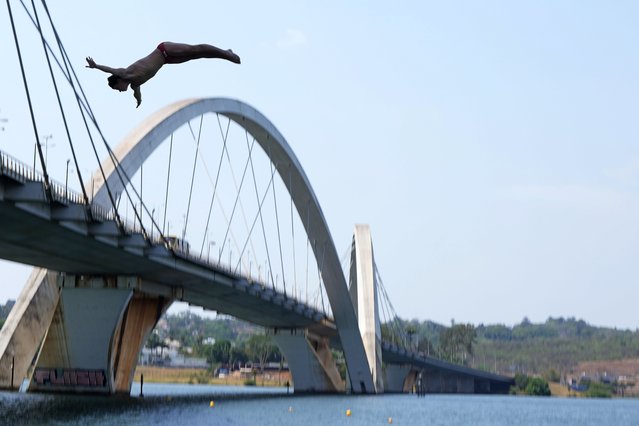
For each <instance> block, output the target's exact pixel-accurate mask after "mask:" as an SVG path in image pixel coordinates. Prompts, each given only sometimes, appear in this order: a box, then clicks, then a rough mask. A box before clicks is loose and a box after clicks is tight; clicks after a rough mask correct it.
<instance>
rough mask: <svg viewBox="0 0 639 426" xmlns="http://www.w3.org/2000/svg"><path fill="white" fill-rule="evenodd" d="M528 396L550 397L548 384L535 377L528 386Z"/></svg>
mask: <svg viewBox="0 0 639 426" xmlns="http://www.w3.org/2000/svg"><path fill="white" fill-rule="evenodd" d="M526 394H527V395H532V396H550V387H549V386H548V382H547V381H545V380H544V379H542V378H541V377H533V378H532V379H530V380H529V381H528V384H527V385H526Z"/></svg>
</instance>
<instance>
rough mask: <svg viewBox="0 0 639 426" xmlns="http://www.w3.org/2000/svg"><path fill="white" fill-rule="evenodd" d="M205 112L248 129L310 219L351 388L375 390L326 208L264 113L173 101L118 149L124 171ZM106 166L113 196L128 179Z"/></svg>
mask: <svg viewBox="0 0 639 426" xmlns="http://www.w3.org/2000/svg"><path fill="white" fill-rule="evenodd" d="M205 113H217V114H220V115H223V116H225V117H228V118H229V119H230V120H232V121H234V122H235V123H237V124H238V125H239V126H241V127H242V128H244V129H245V130H246V131H247V132H248V133H249V134H250V135H251V136H252V137H254V138H255V140H256V141H257V143H258V144H259V145H260V146H261V147H262V149H263V150H264V152H265V153H266V155H267V156H268V157H269V160H270V161H271V163H272V164H273V166H274V167H275V168H276V169H277V172H278V174H279V175H280V178H281V179H282V182H283V183H284V185H285V187H286V189H287V191H288V193H289V195H290V197H291V199H292V201H293V204H294V205H295V208H296V210H297V212H298V214H299V215H300V217H304V218H305V219H306V220H304V221H302V222H303V226H304V228H305V231H306V234H307V236H308V238H309V239H310V240H311V241H313V244H311V246H312V249H313V253H314V256H315V259H316V260H317V264H318V267H319V269H320V273H321V275H322V278H323V281H324V286H325V290H326V294H327V296H328V299H329V303H330V304H331V309H332V312H333V316H334V319H335V323H336V325H337V329H338V333H339V337H340V340H341V345H342V349H343V351H344V357H345V359H346V364H347V368H348V374H349V378H350V380H351V383H352V387H353V391H354V392H358V393H359V392H362V393H368V392H375V391H376V387H375V384H374V381H373V377H372V375H371V369H370V368H369V365H368V360H367V356H366V352H365V349H364V344H363V340H362V337H361V334H360V331H359V327H358V319H357V315H356V313H355V309H354V307H353V305H352V303H351V298H350V296H349V292H348V288H347V284H346V280H345V277H344V274H343V272H342V268H341V264H340V260H339V256H338V254H337V250H336V249H335V245H334V243H333V239H332V237H331V234H330V231H329V229H328V225H327V222H326V220H325V218H324V214H323V213H322V209H321V207H320V205H319V202H318V201H317V197H316V196H315V193H314V191H313V189H312V187H311V185H310V182H309V181H308V178H307V177H306V174H305V173H304V170H303V169H302V167H301V165H300V163H299V161H298V160H297V158H296V156H295V154H294V153H293V151H292V149H291V148H290V146H289V144H288V143H287V141H286V140H285V138H284V136H282V134H281V133H280V132H279V131H278V130H277V129H276V128H275V126H274V125H273V124H272V123H271V122H270V121H269V120H268V119H267V118H266V117H265V116H264V115H262V114H261V113H260V112H259V111H257V110H256V109H255V108H253V107H251V106H250V105H248V104H246V103H243V102H241V101H239V100H235V99H229V98H203V99H202V98H194V99H185V100H182V101H178V102H175V103H173V104H170V105H168V106H166V107H164V108H162V109H160V110H158V111H157V112H156V113H154V114H152V115H151V116H149V117H148V118H147V119H146V120H145V121H143V122H142V123H141V124H140V125H139V126H138V127H137V128H136V129H134V130H133V131H132V132H131V133H130V134H129V135H128V136H127V137H126V138H125V139H124V140H123V141H122V142H121V143H120V145H118V146H117V147H116V148H115V149H114V154H115V157H116V158H117V159H118V162H119V163H120V167H121V170H123V171H124V172H125V173H126V175H127V176H132V175H133V174H134V173H135V172H137V171H138V170H139V168H140V167H141V165H142V164H143V162H144V160H146V159H147V158H148V157H149V156H150V155H151V154H152V153H153V151H154V150H155V149H156V148H158V147H159V146H160V145H161V144H162V143H163V142H164V141H166V140H167V138H168V137H169V136H170V134H171V133H172V132H173V131H175V130H177V129H178V128H179V127H180V126H182V125H184V124H186V123H187V122H188V121H189V120H191V119H193V118H195V117H197V116H200V115H202V114H205ZM102 167H103V170H104V175H105V176H106V182H107V183H108V188H109V190H110V191H111V192H112V193H114V194H118V193H121V192H122V191H123V190H124V187H125V185H126V183H127V182H122V180H121V179H120V177H119V176H118V174H117V173H116V171H115V166H114V164H113V162H112V161H111V159H107V160H105V161H104V162H103V164H102ZM93 182H94V185H95V188H96V192H95V195H94V197H93V200H92V203H93V204H96V205H102V206H107V205H108V192H107V185H105V184H104V179H103V177H102V174H101V173H99V172H96V173H95V174H94V176H93ZM320 259H321V261H320Z"/></svg>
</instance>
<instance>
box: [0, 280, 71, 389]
mask: <svg viewBox="0 0 639 426" xmlns="http://www.w3.org/2000/svg"><path fill="white" fill-rule="evenodd" d="M56 276H57V274H56V273H55V272H49V273H47V270H46V269H41V268H34V269H33V272H32V273H31V275H30V276H29V278H28V280H27V283H26V284H25V286H24V287H23V289H22V292H21V293H20V296H18V299H17V300H16V304H15V305H14V306H13V309H11V312H10V313H9V316H8V317H7V321H6V322H5V324H4V326H3V327H2V330H0V388H3V389H9V387H11V376H12V368H11V364H12V361H13V360H15V364H14V367H13V388H14V389H18V388H19V387H20V383H21V382H22V380H24V379H25V378H27V377H28V376H29V375H30V368H31V364H32V361H33V360H34V357H35V355H36V354H37V352H38V349H39V348H40V344H41V343H42V340H43V338H44V335H45V334H46V332H47V329H48V328H49V324H51V320H52V318H53V313H54V312H55V308H56V306H57V305H58V298H59V290H58V286H57V284H56Z"/></svg>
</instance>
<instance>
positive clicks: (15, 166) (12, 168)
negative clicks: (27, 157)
mask: <svg viewBox="0 0 639 426" xmlns="http://www.w3.org/2000/svg"><path fill="white" fill-rule="evenodd" d="M0 175H4V176H9V177H10V178H12V179H13V180H16V181H18V182H22V183H25V182H43V183H44V181H45V179H44V175H43V174H42V173H40V172H38V171H37V170H35V169H34V168H33V167H31V166H29V165H27V164H26V163H23V162H22V161H20V160H18V159H16V158H15V157H12V156H11V155H9V154H7V153H5V152H2V151H0ZM49 184H50V186H51V197H52V198H53V200H55V201H57V202H60V203H64V204H67V203H76V204H83V203H84V196H83V195H82V194H80V193H78V192H76V191H73V190H69V187H68V185H67V184H64V185H63V184H61V183H59V182H56V181H54V180H51V179H49Z"/></svg>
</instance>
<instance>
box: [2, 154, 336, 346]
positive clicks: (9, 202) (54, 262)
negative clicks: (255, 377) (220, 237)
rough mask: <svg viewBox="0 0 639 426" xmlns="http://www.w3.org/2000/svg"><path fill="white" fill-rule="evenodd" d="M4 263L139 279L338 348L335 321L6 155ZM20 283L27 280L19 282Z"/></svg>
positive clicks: (145, 288) (147, 286) (151, 289)
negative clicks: (147, 233)
mask: <svg viewBox="0 0 639 426" xmlns="http://www.w3.org/2000/svg"><path fill="white" fill-rule="evenodd" d="M0 156H1V160H2V161H1V164H2V165H1V166H0V236H1V237H0V258H2V259H6V260H11V261H14V262H19V263H23V264H28V265H34V266H39V267H42V268H47V269H50V270H53V271H64V272H65V273H66V274H69V275H89V276H90V275H94V276H109V275H111V276H135V277H139V278H141V281H140V282H138V284H137V285H138V286H139V287H138V288H137V290H140V291H142V292H145V293H149V294H158V295H165V296H168V297H172V298H175V299H177V300H182V301H184V302H188V303H190V304H193V305H197V306H201V307H203V308H206V309H210V310H214V311H218V312H221V313H224V314H228V315H232V316H234V317H237V318H241V319H243V320H246V321H249V322H251V323H254V324H258V325H261V326H264V327H270V328H303V329H304V328H307V329H309V330H311V331H313V332H314V333H316V334H318V335H320V336H325V337H329V338H331V340H334V341H335V342H336V343H337V341H338V340H339V339H336V338H335V337H336V336H337V332H336V328H335V323H334V321H333V320H332V319H330V318H328V317H327V316H326V315H325V314H324V313H322V312H319V311H318V310H316V309H314V308H313V307H311V306H308V305H306V304H304V303H302V302H300V301H298V300H295V299H294V298H291V297H287V295H286V294H283V293H282V292H279V291H275V290H273V289H271V288H269V287H267V286H264V285H261V284H258V283H255V282H252V283H251V282H249V281H248V280H247V278H245V277H243V276H241V275H237V274H233V273H231V272H230V271H229V270H228V269H225V268H223V267H221V266H220V265H217V264H213V263H209V262H207V261H206V260H205V259H200V258H197V257H195V256H189V255H187V254H186V253H180V252H178V251H172V250H170V249H169V248H168V247H166V246H165V244H164V242H163V241H162V240H160V239H158V238H156V239H154V240H152V241H149V240H148V239H145V238H144V236H143V234H142V233H141V232H139V231H136V230H134V228H133V227H132V226H127V229H126V230H125V231H124V233H123V232H122V231H120V230H119V229H118V226H117V224H116V222H115V220H114V218H113V217H112V215H110V214H109V213H108V212H107V211H106V210H100V209H96V208H95V207H93V208H92V212H91V214H89V212H88V211H87V207H86V206H85V205H84V204H83V203H82V202H81V201H82V197H81V195H80V194H76V193H72V192H70V191H69V192H67V191H66V190H65V188H64V187H63V186H62V185H60V184H56V183H52V194H53V201H51V202H50V201H48V200H47V196H46V194H45V187H44V183H43V181H42V178H41V177H40V176H38V175H36V174H34V173H33V170H31V169H30V168H29V167H28V166H25V165H24V164H21V163H20V162H18V161H17V160H14V159H12V158H11V157H9V156H7V155H6V154H4V153H0ZM20 284H22V283H20Z"/></svg>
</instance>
